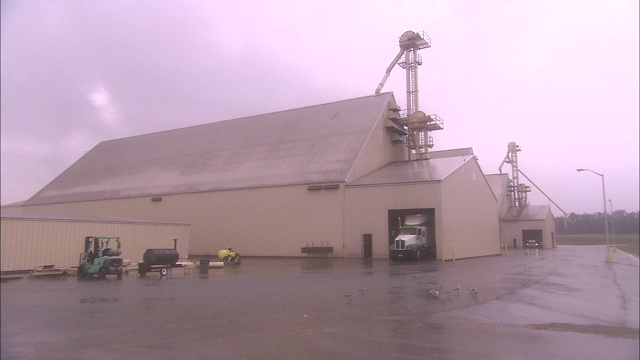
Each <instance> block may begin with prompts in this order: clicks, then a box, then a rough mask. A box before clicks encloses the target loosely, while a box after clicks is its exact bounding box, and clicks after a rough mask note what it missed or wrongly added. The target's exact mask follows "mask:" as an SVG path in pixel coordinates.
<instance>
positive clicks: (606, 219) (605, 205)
mask: <svg viewBox="0 0 640 360" xmlns="http://www.w3.org/2000/svg"><path fill="white" fill-rule="evenodd" d="M576 171H578V172H582V171H589V172H592V173H594V174H596V175H598V176H600V177H601V178H602V203H603V204H604V233H605V236H606V238H607V257H606V261H607V262H612V261H613V259H612V258H611V255H610V254H609V219H608V217H607V194H606V190H605V187H604V174H600V173H597V172H595V171H593V170H591V169H576Z"/></svg>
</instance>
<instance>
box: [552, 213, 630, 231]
mask: <svg viewBox="0 0 640 360" xmlns="http://www.w3.org/2000/svg"><path fill="white" fill-rule="evenodd" d="M607 215H608V216H607V217H608V219H609V224H608V225H609V233H610V234H638V233H640V231H639V230H640V229H639V228H640V225H639V224H640V218H639V217H638V212H637V211H636V212H631V213H628V212H626V211H625V210H616V211H614V212H613V214H607ZM553 220H554V221H555V224H556V234H558V235H570V234H604V213H602V212H598V213H595V214H576V213H571V214H569V216H567V228H566V229H565V226H564V218H563V217H562V216H558V217H554V218H553Z"/></svg>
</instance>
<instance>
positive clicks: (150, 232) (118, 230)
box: [0, 217, 189, 271]
mask: <svg viewBox="0 0 640 360" xmlns="http://www.w3.org/2000/svg"><path fill="white" fill-rule="evenodd" d="M1 221H2V227H1V229H0V230H1V238H0V247H1V257H2V262H1V270H2V271H10V270H30V269H33V268H34V267H36V266H39V265H44V264H54V265H56V266H58V267H72V266H78V260H79V255H80V253H81V252H82V250H83V246H84V237H85V236H90V235H95V236H120V238H121V240H122V254H123V257H125V258H128V259H130V260H131V261H132V262H133V261H139V260H141V259H142V254H143V253H144V251H146V249H148V248H173V241H172V239H178V251H179V252H180V254H181V256H184V257H186V256H187V255H188V251H189V226H188V225H176V224H171V225H162V224H141V223H101V222H93V221H92V222H88V221H69V220H63V221H58V220H52V219H25V218H11V217H3V218H2V220H1Z"/></svg>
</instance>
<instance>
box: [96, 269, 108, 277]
mask: <svg viewBox="0 0 640 360" xmlns="http://www.w3.org/2000/svg"><path fill="white" fill-rule="evenodd" d="M106 277H107V270H105V269H104V268H100V269H98V279H104V278H106Z"/></svg>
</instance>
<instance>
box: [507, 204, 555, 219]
mask: <svg viewBox="0 0 640 360" xmlns="http://www.w3.org/2000/svg"><path fill="white" fill-rule="evenodd" d="M549 211H551V209H550V208H549V205H529V206H521V207H516V206H511V207H509V209H507V211H506V213H505V214H504V216H503V217H502V220H506V221H532V220H546V218H547V214H548V213H549Z"/></svg>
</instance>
